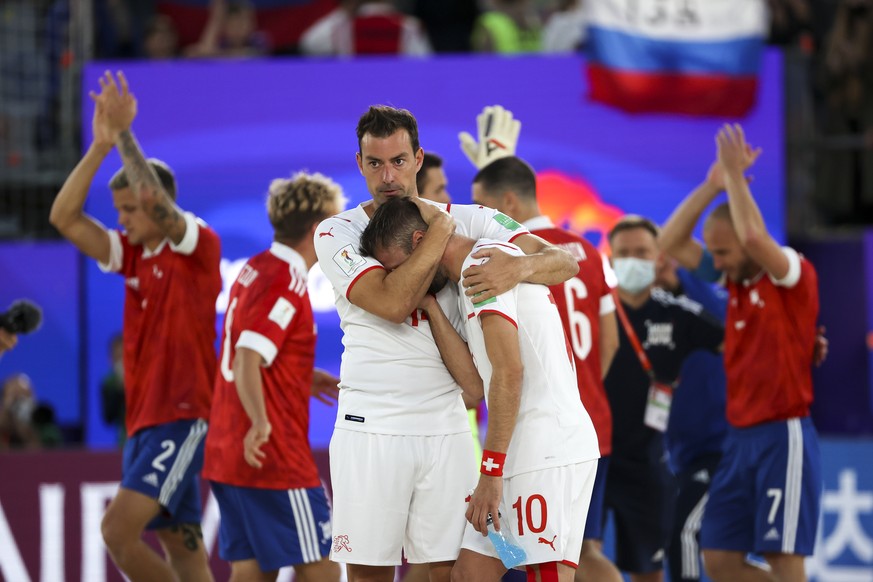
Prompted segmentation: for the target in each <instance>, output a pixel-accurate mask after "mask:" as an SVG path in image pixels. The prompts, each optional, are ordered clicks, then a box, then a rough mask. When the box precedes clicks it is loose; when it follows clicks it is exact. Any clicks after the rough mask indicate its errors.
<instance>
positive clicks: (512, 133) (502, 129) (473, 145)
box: [458, 105, 521, 169]
mask: <svg viewBox="0 0 873 582" xmlns="http://www.w3.org/2000/svg"><path fill="white" fill-rule="evenodd" d="M476 125H477V127H478V133H479V141H478V142H477V141H476V140H475V139H473V136H472V135H470V134H469V133H467V132H466V131H462V132H461V133H459V134H458V138H459V139H460V140H461V150H462V151H463V152H464V153H465V154H466V155H467V157H468V158H469V159H470V162H472V163H473V165H474V166H476V167H477V168H479V169H481V168H484V167H485V166H487V165H488V164H490V163H491V162H493V161H494V160H498V159H500V158H504V157H507V156H513V155H515V148H516V146H517V145H518V135H519V133H521V122H520V121H519V120H517V119H514V118H513V117H512V112H511V111H509V110H508V109H504V108H503V107H501V106H500V105H489V106H488V107H486V108H485V109H483V110H482V113H480V114H479V116H478V117H476Z"/></svg>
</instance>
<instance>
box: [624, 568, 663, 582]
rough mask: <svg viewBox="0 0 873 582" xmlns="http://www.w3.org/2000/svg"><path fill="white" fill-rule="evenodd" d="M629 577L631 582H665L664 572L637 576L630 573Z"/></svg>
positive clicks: (659, 571)
mask: <svg viewBox="0 0 873 582" xmlns="http://www.w3.org/2000/svg"><path fill="white" fill-rule="evenodd" d="M628 576H629V577H630V579H631V582H663V581H664V571H663V570H658V571H656V572H647V573H645V574H636V573H633V572H630V573H629V574H628Z"/></svg>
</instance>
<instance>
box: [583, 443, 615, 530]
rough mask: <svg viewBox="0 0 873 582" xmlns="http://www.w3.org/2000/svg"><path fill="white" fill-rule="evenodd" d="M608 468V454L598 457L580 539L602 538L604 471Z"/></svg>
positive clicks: (604, 489) (604, 490) (604, 491)
mask: <svg viewBox="0 0 873 582" xmlns="http://www.w3.org/2000/svg"><path fill="white" fill-rule="evenodd" d="M608 468H609V455H607V456H605V457H600V461H599V462H598V463H597V475H595V477H594V491H592V493H591V503H590V505H588V517H587V518H585V533H584V534H583V535H582V541H585V540H602V539H603V521H604V520H603V496H604V494H605V493H606V471H607V469H608Z"/></svg>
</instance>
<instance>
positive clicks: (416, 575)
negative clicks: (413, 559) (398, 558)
mask: <svg viewBox="0 0 873 582" xmlns="http://www.w3.org/2000/svg"><path fill="white" fill-rule="evenodd" d="M429 571H430V568H429V567H428V565H427V564H409V567H408V568H407V569H406V574H404V575H403V579H402V580H401V581H400V582H428V580H429V579H430V575H429Z"/></svg>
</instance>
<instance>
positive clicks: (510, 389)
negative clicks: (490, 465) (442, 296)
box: [466, 314, 524, 534]
mask: <svg viewBox="0 0 873 582" xmlns="http://www.w3.org/2000/svg"><path fill="white" fill-rule="evenodd" d="M480 317H481V319H482V332H483V333H484V335H485V348H486V350H487V352H488V360H489V361H490V362H491V370H492V371H491V381H490V383H489V386H488V431H487V432H486V434H485V445H484V451H486V452H483V454H482V456H483V458H484V457H487V456H488V453H487V452H488V451H491V452H496V453H502V454H504V455H505V454H506V451H507V450H508V449H509V441H510V440H511V439H512V432H513V431H514V430H515V421H516V419H517V417H518V408H519V405H520V404H521V383H522V378H523V375H524V368H523V367H522V364H521V350H520V349H519V347H518V330H517V329H516V328H515V325H513V323H512V322H510V321H508V320H507V319H505V318H504V317H501V316H500V315H496V314H485V315H481V316H480ZM486 460H487V459H486ZM501 464H502V463H501ZM500 470H501V472H502V470H503V467H500ZM502 495H503V477H500V476H491V475H485V474H482V475H480V477H479V484H478V485H477V486H476V490H475V491H474V492H473V494H472V495H471V496H470V504H469V506H468V507H467V513H466V516H467V520H468V521H469V522H470V523H471V524H472V525H473V528H475V529H476V531H478V532H480V533H482V534H485V533H486V531H487V518H488V514H489V513H490V514H491V515H492V516H496V515H497V508H498V506H499V505H500V499H501V497H502ZM494 521H495V528H496V529H500V527H499V525H497V520H494Z"/></svg>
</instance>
